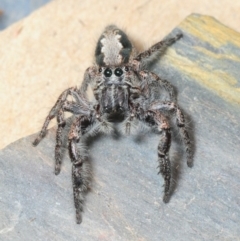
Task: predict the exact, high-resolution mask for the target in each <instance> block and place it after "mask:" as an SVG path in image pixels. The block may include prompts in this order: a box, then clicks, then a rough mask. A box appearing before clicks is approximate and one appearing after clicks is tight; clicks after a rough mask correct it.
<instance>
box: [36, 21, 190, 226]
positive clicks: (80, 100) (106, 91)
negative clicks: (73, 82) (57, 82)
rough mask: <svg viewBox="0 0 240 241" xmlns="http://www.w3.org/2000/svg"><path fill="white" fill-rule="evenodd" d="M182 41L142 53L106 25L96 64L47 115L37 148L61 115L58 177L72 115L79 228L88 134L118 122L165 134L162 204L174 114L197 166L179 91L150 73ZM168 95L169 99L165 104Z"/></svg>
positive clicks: (164, 42)
mask: <svg viewBox="0 0 240 241" xmlns="http://www.w3.org/2000/svg"><path fill="white" fill-rule="evenodd" d="M181 37H182V34H181V33H180V34H177V35H176V36H175V37H172V38H166V39H164V40H162V41H160V42H158V43H156V44H155V45H153V46H152V47H150V48H149V49H148V50H146V51H144V52H141V53H137V51H136V50H135V48H134V47H133V44H132V43H131V41H130V40H129V38H128V37H127V35H126V34H125V33H124V32H123V31H122V30H120V29H119V28H118V27H116V26H115V25H109V26H107V27H106V28H105V30H104V32H103V33H102V35H101V36H100V38H99V40H98V42H97V46H96V49H95V64H94V65H93V66H92V67H89V68H88V69H87V70H86V71H85V74H84V79H83V82H82V85H81V87H80V88H77V87H71V88H68V89H66V90H65V91H63V93H62V94H61V95H60V96H59V98H58V100H57V102H56V103H55V105H54V106H53V107H52V109H51V110H50V112H49V114H48V116H47V117H46V120H45V122H44V124H43V127H42V129H41V131H40V133H39V135H38V136H37V138H36V139H35V140H34V142H33V145H34V146H36V145H38V143H39V142H40V141H41V140H42V138H44V136H45V135H46V133H47V127H48V124H49V122H50V121H51V120H52V119H53V118H55V117H56V119H57V133H56V146H55V174H56V175H58V174H59V172H60V167H61V162H62V149H63V147H64V144H65V143H64V140H63V139H64V128H65V127H66V123H67V120H66V118H65V117H64V113H65V112H70V113H72V114H73V115H72V121H71V127H70V129H69V132H68V136H67V138H68V141H67V144H68V151H69V156H70V159H71V162H72V182H73V196H74V204H75V209H76V222H77V223H78V224H79V223H81V222H82V217H81V213H82V211H83V202H84V196H85V193H86V192H87V190H88V188H89V185H90V181H91V178H90V176H91V175H90V171H89V161H88V159H87V155H86V151H85V150H84V145H83V142H84V140H86V137H87V136H91V135H95V134H96V133H99V132H103V133H111V132H112V131H114V129H115V128H116V122H120V123H121V126H122V130H123V132H124V133H126V134H130V133H131V129H132V128H135V127H136V126H138V125H137V123H142V124H143V125H146V126H148V127H150V128H152V129H155V130H156V131H157V132H158V133H159V136H160V140H159V144H158V162H159V168H160V171H159V173H161V174H162V176H163V178H164V196H163V201H164V202H165V203H167V202H168V201H169V199H170V186H171V162H170V159H169V149H170V144H171V127H170V124H169V117H171V116H172V115H173V116H174V117H175V120H176V125H177V126H178V129H179V132H180V136H181V139H182V140H183V143H184V146H185V150H186V156H187V165H188V166H189V167H191V166H192V159H193V158H192V156H193V155H192V146H191V141H190V138H189V135H188V132H187V130H186V127H185V120H184V115H183V113H182V111H181V109H180V108H179V106H178V105H177V103H176V96H175V94H174V88H173V86H172V85H171V84H170V83H169V82H168V81H166V80H163V79H161V78H160V77H159V76H158V75H156V74H154V73H153V72H150V71H149V70H148V69H149V67H150V66H151V65H152V64H153V63H154V62H156V60H157V59H158V58H159V57H160V55H161V54H162V53H163V52H164V51H165V50H166V49H167V47H168V46H170V45H171V44H173V43H174V42H175V41H177V40H178V39H180V38H181ZM88 86H91V88H92V91H93V95H94V100H93V101H90V100H89V98H88V97H87V94H86V91H87V89H88ZM164 91H165V92H166V93H167V96H168V98H167V99H165V100H162V99H161V96H162V94H163V92H164ZM68 97H71V100H69V98H68ZM65 135H66V134H65Z"/></svg>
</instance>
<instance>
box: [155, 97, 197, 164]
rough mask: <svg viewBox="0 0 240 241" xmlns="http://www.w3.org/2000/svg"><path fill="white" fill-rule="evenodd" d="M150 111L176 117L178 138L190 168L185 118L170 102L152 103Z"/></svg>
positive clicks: (191, 160)
mask: <svg viewBox="0 0 240 241" xmlns="http://www.w3.org/2000/svg"><path fill="white" fill-rule="evenodd" d="M150 109H151V110H158V111H161V112H167V113H170V112H174V114H175V116H176V122H177V126H178V128H179V132H180V136H181V139H182V140H183V143H184V145H185V150H186V153H187V165H188V166H189V167H192V165H193V151H192V143H191V141H190V138H189V135H188V132H187V129H186V126H185V118H184V115H183V112H182V111H181V109H180V108H179V107H178V106H177V105H176V104H175V103H174V102H170V101H166V102H160V101H159V102H155V103H152V105H151V106H150Z"/></svg>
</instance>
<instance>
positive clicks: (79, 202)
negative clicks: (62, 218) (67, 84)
mask: <svg viewBox="0 0 240 241" xmlns="http://www.w3.org/2000/svg"><path fill="white" fill-rule="evenodd" d="M86 121H87V122H88V121H89V124H90V120H89V119H88V118H87V117H83V116H80V117H77V118H76V120H75V121H74V122H73V124H72V126H71V130H70V132H69V136H68V141H69V144H68V148H69V156H70V158H71V161H72V182H73V197H74V205H75V209H76V222H77V224H80V223H81V222H82V216H81V213H82V211H83V202H84V196H85V193H86V192H87V190H88V188H89V184H90V181H91V175H90V165H89V162H88V161H87V160H85V158H84V154H83V153H84V152H85V150H83V149H82V150H81V149H80V150H79V148H81V146H80V147H79V146H78V143H79V142H80V141H81V137H82V135H83V134H82V122H85V123H86ZM82 148H83V147H82ZM81 151H82V152H83V153H81Z"/></svg>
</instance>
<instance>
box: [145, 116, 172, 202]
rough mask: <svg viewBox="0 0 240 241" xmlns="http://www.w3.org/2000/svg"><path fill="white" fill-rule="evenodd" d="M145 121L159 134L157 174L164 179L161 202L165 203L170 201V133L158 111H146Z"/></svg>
mask: <svg viewBox="0 0 240 241" xmlns="http://www.w3.org/2000/svg"><path fill="white" fill-rule="evenodd" d="M145 121H146V122H147V123H149V124H150V125H151V126H156V127H157V129H158V131H159V133H160V140H159V143H158V162H159V168H160V171H159V173H161V174H162V176H163V178H164V197H163V201H164V202H165V203H167V202H168V201H169V199H170V194H171V193H170V187H171V162H170V159H169V149H170V146H171V131H170V126H169V123H168V120H167V118H166V117H165V116H164V115H162V114H161V113H160V112H159V111H155V112H152V111H147V113H146V116H145Z"/></svg>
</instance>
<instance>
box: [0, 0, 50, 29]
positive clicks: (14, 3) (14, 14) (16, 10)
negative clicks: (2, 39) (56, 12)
mask: <svg viewBox="0 0 240 241" xmlns="http://www.w3.org/2000/svg"><path fill="white" fill-rule="evenodd" d="M50 1H51V0H0V31H1V30H3V29H5V28H7V27H8V26H10V25H11V24H12V23H15V22H17V21H18V20H20V19H22V18H24V17H26V16H28V15H29V14H30V13H31V12H32V11H34V10H36V9H37V8H39V7H41V6H43V5H44V4H46V3H48V2H50Z"/></svg>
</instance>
